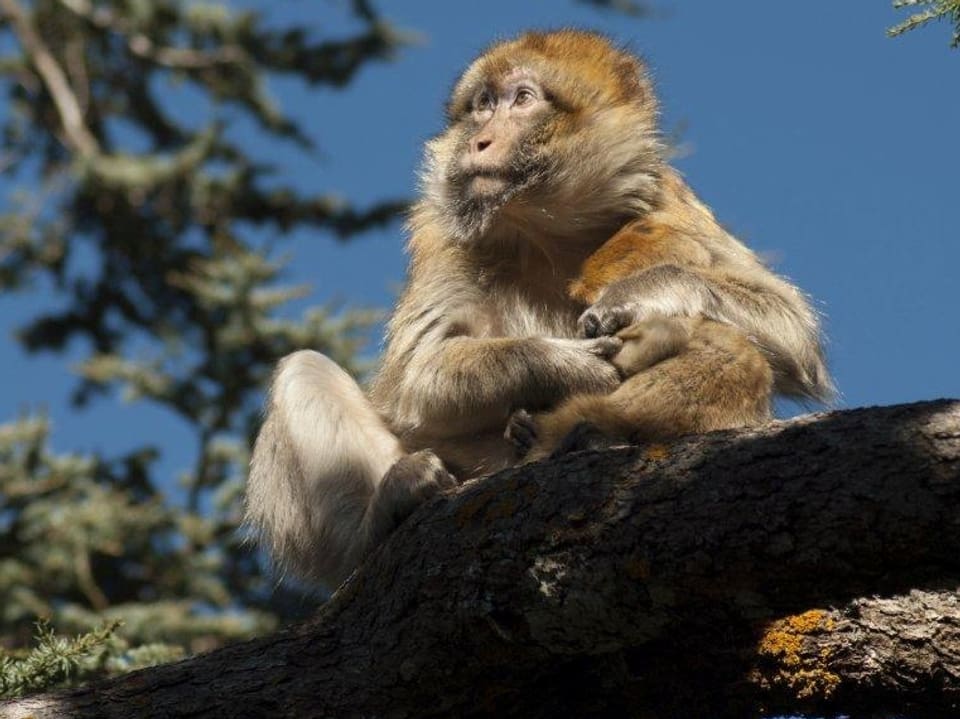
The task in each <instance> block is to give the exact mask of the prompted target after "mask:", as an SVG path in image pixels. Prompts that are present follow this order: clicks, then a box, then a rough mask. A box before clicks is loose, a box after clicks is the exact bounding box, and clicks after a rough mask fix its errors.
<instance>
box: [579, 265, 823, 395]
mask: <svg viewBox="0 0 960 719" xmlns="http://www.w3.org/2000/svg"><path fill="white" fill-rule="evenodd" d="M653 314H662V315H667V316H696V315H701V316H703V317H707V318H709V319H714V320H717V321H719V322H725V323H728V324H731V325H734V326H736V327H739V328H740V329H742V330H743V331H744V332H745V333H747V335H749V336H750V337H752V338H753V339H754V341H755V342H756V343H757V346H758V347H760V349H761V350H762V351H763V352H764V354H766V355H767V357H768V359H769V361H770V364H771V367H772V368H773V370H774V375H775V378H776V379H775V381H776V388H777V391H779V392H782V393H783V394H786V395H791V396H800V397H810V398H813V399H818V400H824V399H828V398H829V397H830V396H831V394H832V392H833V387H832V384H831V382H830V377H829V374H828V372H827V370H826V367H825V365H824V360H823V350H822V348H821V345H820V332H819V323H818V321H817V316H816V314H815V313H814V311H813V310H812V309H811V307H810V306H809V304H808V303H807V300H806V298H805V297H804V295H803V294H802V293H801V292H800V291H799V290H798V289H797V288H795V287H793V286H792V285H790V284H789V283H787V282H785V281H784V280H781V279H780V278H779V277H777V276H776V275H774V274H773V273H772V272H770V271H769V270H767V269H766V268H764V267H763V266H762V265H760V264H759V263H757V264H756V266H754V267H746V268H744V269H742V270H741V269H740V268H735V269H733V268H732V269H726V268H724V269H710V270H700V269H697V270H693V269H687V268H683V267H679V266H677V265H672V264H664V265H659V266H656V267H652V268H650V269H647V270H644V271H642V272H639V273H636V274H634V275H631V276H629V277H626V278H624V279H622V280H619V281H617V282H614V283H613V284H611V285H610V286H609V287H607V288H606V289H605V290H604V291H603V293H602V294H601V295H600V297H599V299H598V300H597V301H596V302H595V303H594V304H593V305H592V306H591V307H589V308H588V309H587V310H586V311H585V312H584V313H583V315H581V317H580V329H581V333H582V334H583V335H584V336H586V337H598V336H603V335H608V334H612V333H614V332H617V331H618V330H620V329H621V328H623V327H626V326H628V325H631V324H633V323H635V322H637V321H640V320H643V319H645V318H647V317H649V316H651V315H653Z"/></svg>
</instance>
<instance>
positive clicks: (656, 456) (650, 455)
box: [643, 444, 670, 462]
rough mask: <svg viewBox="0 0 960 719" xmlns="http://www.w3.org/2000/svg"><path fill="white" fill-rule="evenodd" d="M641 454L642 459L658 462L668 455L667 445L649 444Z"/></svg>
mask: <svg viewBox="0 0 960 719" xmlns="http://www.w3.org/2000/svg"><path fill="white" fill-rule="evenodd" d="M643 456H644V459H649V460H651V461H653V462H659V461H661V460H664V459H666V458H667V457H669V456H670V452H669V451H668V450H667V445H665V444H651V445H650V446H649V447H647V448H646V449H645V450H644V451H643Z"/></svg>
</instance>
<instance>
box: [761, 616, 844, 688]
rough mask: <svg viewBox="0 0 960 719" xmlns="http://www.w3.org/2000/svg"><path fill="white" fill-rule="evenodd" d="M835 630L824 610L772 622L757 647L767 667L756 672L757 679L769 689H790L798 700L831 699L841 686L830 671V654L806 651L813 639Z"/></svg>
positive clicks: (831, 620) (822, 651) (837, 677)
mask: <svg viewBox="0 0 960 719" xmlns="http://www.w3.org/2000/svg"><path fill="white" fill-rule="evenodd" d="M833 628H834V623H833V619H832V618H831V617H830V615H829V614H828V613H827V612H826V611H824V610H822V609H811V610H810V611H807V612H804V613H803V614H795V615H793V616H789V617H784V618H783V619H778V620H777V621H774V622H771V623H770V624H768V625H767V626H766V628H765V629H764V632H763V635H762V636H761V637H760V641H759V642H758V644H757V657H758V659H759V660H760V663H762V664H763V665H764V666H763V668H758V669H757V670H755V671H754V673H753V674H754V677H753V678H754V680H755V681H758V682H759V683H760V684H761V686H764V687H768V688H769V687H771V686H780V687H787V688H789V689H790V690H791V691H792V692H793V693H794V695H795V696H796V697H797V698H798V699H808V698H811V697H824V698H826V697H829V696H830V695H831V694H832V693H833V692H834V691H835V690H836V688H837V687H838V686H839V685H840V677H839V676H838V675H837V674H835V673H834V672H832V671H830V669H829V666H830V651H829V650H828V649H821V650H820V651H819V652H818V653H816V654H814V653H813V652H811V651H806V652H805V651H804V648H805V643H806V640H807V638H808V637H809V636H811V635H814V634H822V633H825V632H830V631H832V630H833Z"/></svg>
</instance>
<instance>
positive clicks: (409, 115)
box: [0, 0, 960, 476]
mask: <svg viewBox="0 0 960 719" xmlns="http://www.w3.org/2000/svg"><path fill="white" fill-rule="evenodd" d="M244 4H245V5H257V3H254V2H246V3H244ZM261 5H262V7H264V8H270V10H269V12H268V14H269V15H270V16H272V17H276V18H277V19H278V21H280V20H283V19H284V18H287V19H291V18H298V17H299V18H301V19H302V17H303V15H304V13H307V12H308V11H312V12H314V13H315V18H314V20H315V23H316V28H317V31H318V32H325V31H328V30H329V31H334V30H337V29H341V28H344V27H348V26H349V24H348V23H347V22H346V21H344V20H343V16H338V13H339V12H340V10H341V9H342V7H343V5H342V4H339V3H335V2H329V3H304V2H291V1H289V0H285V1H281V2H276V3H265V2H264V3H261ZM379 5H380V7H381V9H382V10H383V11H384V13H385V14H386V16H387V17H388V18H389V19H391V20H392V21H394V22H395V23H396V24H398V25H400V26H401V27H404V28H408V29H411V30H416V31H418V32H419V33H420V34H421V36H422V42H421V43H420V44H418V45H415V46H412V47H409V48H407V49H406V50H404V51H403V52H402V53H401V54H400V56H399V58H398V60H397V62H395V63H387V64H378V65H371V66H369V67H367V68H366V69H365V70H364V71H363V72H362V73H361V75H360V77H359V78H358V80H357V81H356V82H355V83H354V84H352V85H350V86H349V87H348V88H347V90H346V91H345V92H334V91H309V92H307V91H305V90H304V88H303V87H302V86H301V85H299V84H298V83H294V82H291V81H279V82H276V83H274V85H273V86H272V91H273V94H274V95H275V96H276V97H277V99H278V101H279V102H280V103H281V104H282V105H283V106H284V107H286V108H287V110H288V111H290V112H291V113H292V114H293V115H294V116H295V117H297V118H298V119H300V120H301V121H302V122H303V123H304V125H305V126H306V127H307V128H309V129H310V131H311V132H312V134H313V136H314V137H315V138H316V140H317V142H318V144H319V146H320V148H321V150H322V152H321V153H319V154H318V155H316V156H311V155H308V154H301V153H298V152H297V151H296V150H295V149H294V148H284V147H279V148H273V147H271V148H268V149H265V153H266V154H267V156H269V157H273V158H275V159H278V160H279V161H280V162H282V163H283V164H284V166H285V167H286V168H288V170H289V173H290V175H289V177H288V178H287V179H290V180H291V181H293V182H296V183H298V184H299V185H301V186H303V187H307V188H312V189H315V190H322V191H330V192H335V193H337V194H340V195H343V196H344V197H345V198H349V199H350V200H353V201H356V202H358V203H360V204H364V203H369V202H373V201H375V200H376V199H378V198H383V197H385V196H410V195H412V194H413V193H414V192H415V170H416V167H417V165H418V163H419V159H420V152H421V145H422V143H423V141H424V140H425V139H426V138H427V137H429V136H430V135H432V134H434V133H435V132H437V131H438V130H439V129H440V122H441V111H442V105H443V101H444V99H445V95H446V93H447V91H448V90H449V89H450V87H451V85H452V83H453V81H454V79H455V77H456V75H457V73H458V72H459V70H460V69H462V68H463V66H464V65H465V64H466V63H467V62H469V60H470V59H471V58H472V57H473V56H474V55H475V54H476V53H477V52H478V51H479V50H480V49H482V48H483V47H484V46H486V45H487V44H488V43H489V42H490V41H492V40H494V39H496V38H498V37H504V36H509V35H512V34H514V33H516V32H517V31H519V30H522V29H525V28H531V27H558V26H567V25H573V26H583V27H590V28H595V29H599V30H602V31H604V32H606V33H608V34H610V35H611V36H613V37H614V38H616V39H618V40H620V41H623V42H625V43H628V44H629V45H630V46H632V47H633V48H635V49H636V50H637V51H639V52H641V53H642V54H643V55H645V56H646V58H647V59H648V62H649V64H650V65H651V67H652V69H653V72H654V75H655V77H656V81H657V85H658V88H659V93H660V96H661V100H662V104H663V109H664V115H663V120H664V126H665V128H666V129H667V130H668V131H675V130H679V131H680V133H681V138H682V140H683V143H684V146H685V147H686V148H687V150H688V153H689V154H687V155H686V156H685V157H683V158H682V159H680V160H678V162H677V165H678V167H679V169H680V170H681V171H682V172H683V173H684V174H685V175H686V177H687V179H688V181H689V182H690V184H691V185H692V186H693V187H694V189H695V190H696V191H697V192H698V193H699V194H700V196H701V198H702V199H703V200H704V201H705V202H707V204H709V205H710V206H711V207H712V208H713V209H714V211H715V212H716V214H717V216H718V217H719V218H720V220H721V221H722V222H723V223H724V224H725V225H727V226H728V227H729V228H730V229H731V230H733V231H734V233H735V234H737V235H738V236H739V237H740V238H741V239H742V240H743V241H745V242H746V243H747V244H748V245H750V246H751V247H752V248H753V249H755V250H756V251H758V252H760V253H762V254H763V256H764V257H766V258H768V260H769V261H770V263H771V264H772V265H773V267H774V268H775V269H776V270H777V271H778V272H780V273H782V274H785V275H787V276H789V277H790V278H792V279H793V280H794V281H795V282H797V283H798V284H799V285H800V286H801V287H803V288H804V289H805V290H806V291H807V292H809V293H810V294H811V295H812V296H813V297H814V298H815V300H816V302H817V306H818V307H819V308H820V310H821V311H822V312H823V314H824V316H825V326H826V329H827V333H828V336H829V342H828V355H829V361H830V366H831V368H832V370H833V373H834V376H835V378H836V381H837V385H838V387H839V389H840V391H841V393H842V394H841V398H840V401H839V403H838V404H839V406H841V407H847V406H849V407H853V406H861V405H873V404H891V403H896V402H908V401H914V400H921V399H929V398H935V397H943V396H960V378H958V373H957V371H956V370H955V367H956V366H957V363H958V361H957V357H958V356H960V321H958V318H957V314H956V313H957V309H958V307H957V306H958V302H957V298H958V290H960V284H958V279H957V274H958V270H960V242H958V240H960V213H958V209H960V193H958V183H957V178H956V173H957V171H958V170H960V162H958V160H960V147H958V144H957V140H958V135H957V128H958V127H960V93H958V92H957V87H958V80H960V51H957V50H950V49H949V47H948V44H949V32H948V28H947V27H946V26H945V25H940V26H938V25H934V26H932V27H930V28H928V29H926V30H923V31H920V32H916V33H912V34H910V35H908V36H905V37H903V38H900V39H889V38H887V37H886V36H885V33H884V31H885V29H886V28H887V27H889V26H890V25H892V24H894V23H895V22H897V21H898V20H899V19H902V17H903V14H902V13H898V12H896V11H894V10H893V9H892V7H891V3H890V2H889V0H859V1H858V2H855V3H854V2H836V1H835V0H833V1H831V2H827V1H825V0H824V1H821V2H806V3H771V2H763V1H761V0H750V1H745V2H737V3H718V2H715V1H713V0H695V1H688V2H681V1H680V0H660V5H661V7H662V8H663V9H664V11H665V14H664V16H663V17H660V18H658V19H653V20H637V19H632V18H629V17H624V16H622V15H618V14H613V13H602V12H598V11H596V10H593V9H590V8H589V7H586V6H582V5H577V4H575V3H573V2H570V1H569V0H550V1H549V2H548V1H547V0H532V1H530V2H517V0H513V1H512V2H507V1H503V0H485V2H484V3H454V2H445V3H441V2H427V1H426V0H405V1H404V2H402V3H386V2H381V3H380V4H379ZM237 131H238V132H239V133H241V134H243V133H244V132H247V130H246V129H245V128H244V127H242V126H241V127H239V128H237ZM251 137H252V135H251ZM0 189H2V188H0ZM403 242H404V237H403V232H402V227H401V226H400V224H399V223H397V224H395V225H393V226H390V227H388V228H385V229H383V230H381V231H377V232H373V233H369V234H366V235H364V236H361V237H359V238H357V239H355V240H354V241H353V242H352V243H350V244H347V245H339V244H336V243H335V242H334V241H333V240H331V239H330V238H328V237H325V236H323V235H319V234H317V233H307V232H300V233H297V234H295V235H294V236H293V237H292V238H291V239H290V240H289V241H288V242H285V243H281V246H282V247H283V249H284V250H285V251H287V252H289V253H290V254H291V256H292V258H293V260H294V261H293V263H292V265H291V270H290V276H289V279H290V280H291V281H293V282H309V283H310V284H311V285H312V286H313V288H314V291H313V294H312V295H311V296H310V297H309V298H308V300H307V302H308V303H309V302H323V301H327V300H330V299H334V298H338V299H342V300H345V301H348V302H351V303H355V304H363V305H368V306H379V307H388V306H389V305H390V304H391V303H392V301H393V298H394V297H395V295H396V291H397V289H398V287H399V285H400V283H401V282H402V278H403V272H404V263H405V260H404V255H403ZM55 301H56V300H54V299H51V298H50V297H42V296H37V295H23V296H20V297H2V296H0V330H2V332H0V363H2V366H3V367H4V368H5V370H6V373H5V374H6V375H7V377H9V378H12V381H9V382H5V383H4V385H5V388H4V392H3V396H2V398H0V421H5V420H7V419H10V418H13V417H14V416H15V415H16V414H17V413H18V412H20V411H23V410H30V409H38V408H45V409H46V410H47V411H48V413H49V414H50V416H51V417H52V419H53V421H54V435H53V443H54V446H55V448H56V449H58V450H60V451H86V450H96V449H101V450H106V451H108V453H110V454H113V453H115V452H116V451H117V450H118V449H123V448H129V447H135V446H138V445H140V444H143V443H150V442H156V443H159V444H160V445H161V446H162V447H163V448H164V450H165V457H164V459H163V462H162V464H161V466H160V470H161V473H165V474H167V476H169V475H171V474H173V473H175V472H177V471H179V470H181V469H184V468H186V467H188V466H189V465H190V462H191V460H192V457H193V450H194V446H193V444H192V443H193V441H194V440H193V438H192V437H191V435H190V433H189V432H187V431H186V428H184V427H183V426H181V425H180V424H179V423H178V422H177V421H176V420H174V419H173V418H171V417H169V416H167V415H166V414H165V413H164V412H163V411H162V410H158V409H156V408H153V407H150V406H149V405H147V404H137V405H132V406H130V405H126V406H124V405H121V404H120V403H119V402H113V401H110V400H106V401H104V400H101V401H98V402H96V403H95V404H94V406H93V407H91V408H90V409H88V410H85V411H83V412H81V413H76V412H74V411H73V410H71V409H69V408H68V407H67V406H66V399H67V397H68V394H69V391H70V388H71V387H72V385H73V381H74V380H73V378H72V377H71V376H70V375H69V374H68V367H69V364H70V361H71V358H70V356H69V355H68V356H67V357H63V356H55V355H53V356H51V355H39V356H33V357H30V356H27V355H25V354H24V353H23V352H22V351H21V350H20V349H19V347H18V346H17V345H16V344H15V342H14V341H13V339H12V336H11V332H12V329H13V328H14V327H15V326H16V325H17V324H18V322H20V321H22V320H23V319H24V318H25V317H27V316H29V314H30V313H32V312H34V311H36V310H37V309H39V308H42V307H45V306H49V303H50V302H55ZM302 306H303V304H301V307H302ZM370 352H371V354H373V353H375V352H376V348H375V347H374V348H371V350H370ZM79 356H80V355H79V353H77V354H75V355H74V359H76V358H78V357H79ZM791 411H793V410H791ZM120 427H122V428H123V430H122V431H123V434H122V435H120V434H118V432H119V431H120V430H119V428H120Z"/></svg>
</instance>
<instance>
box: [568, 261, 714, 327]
mask: <svg viewBox="0 0 960 719" xmlns="http://www.w3.org/2000/svg"><path fill="white" fill-rule="evenodd" d="M715 302H716V300H715V298H714V297H713V293H712V292H711V290H710V285H709V284H707V282H706V280H704V279H703V278H702V277H701V276H700V275H698V274H696V273H695V272H692V271H690V270H686V269H684V268H682V267H678V266H676V265H659V266H657V267H651V268H650V269H649V270H645V271H644V272H640V273H638V274H636V275H631V276H630V277H625V278H624V279H622V280H618V281H616V282H614V283H612V284H611V285H610V286H609V287H607V288H606V289H604V291H603V293H602V294H601V295H600V299H598V300H597V301H596V302H595V303H594V304H593V305H591V306H590V307H588V308H587V309H586V310H585V311H584V313H583V314H582V315H580V319H579V320H578V327H579V330H580V334H581V335H582V336H584V337H602V336H605V335H613V334H616V333H617V332H619V331H620V330H622V329H623V328H624V327H628V326H629V325H632V324H634V323H636V322H639V321H641V320H644V319H647V318H648V317H651V316H652V315H662V316H666V317H693V316H696V315H701V314H702V315H709V311H708V310H709V308H710V307H711V306H713V305H714V304H715Z"/></svg>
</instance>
